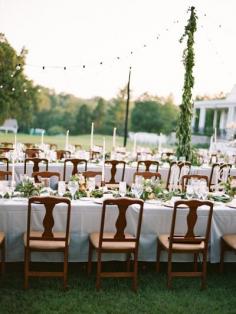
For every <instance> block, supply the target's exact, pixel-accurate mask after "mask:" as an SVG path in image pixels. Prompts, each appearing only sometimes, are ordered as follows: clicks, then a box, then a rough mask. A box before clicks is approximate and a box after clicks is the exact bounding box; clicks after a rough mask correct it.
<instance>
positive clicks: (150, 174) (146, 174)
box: [133, 171, 161, 182]
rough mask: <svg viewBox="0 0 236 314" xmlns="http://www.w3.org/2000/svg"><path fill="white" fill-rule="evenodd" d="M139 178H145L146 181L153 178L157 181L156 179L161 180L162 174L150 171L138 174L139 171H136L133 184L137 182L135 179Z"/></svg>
mask: <svg viewBox="0 0 236 314" xmlns="http://www.w3.org/2000/svg"><path fill="white" fill-rule="evenodd" d="M137 176H140V177H143V178H144V179H152V178H154V179H155V180H156V179H159V180H161V174H160V172H149V171H139V172H138V171H136V172H135V173H134V180H133V182H135V178H136V177H137Z"/></svg>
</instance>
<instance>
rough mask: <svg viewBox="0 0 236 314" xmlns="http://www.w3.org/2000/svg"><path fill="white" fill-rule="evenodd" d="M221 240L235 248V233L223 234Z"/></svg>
mask: <svg viewBox="0 0 236 314" xmlns="http://www.w3.org/2000/svg"><path fill="white" fill-rule="evenodd" d="M223 240H224V241H225V242H226V243H227V244H228V246H230V247H231V248H233V249H234V250H236V234H225V235H224V236H223Z"/></svg>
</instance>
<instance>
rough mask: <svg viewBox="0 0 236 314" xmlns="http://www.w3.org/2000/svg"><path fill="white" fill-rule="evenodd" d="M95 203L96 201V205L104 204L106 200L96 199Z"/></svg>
mask: <svg viewBox="0 0 236 314" xmlns="http://www.w3.org/2000/svg"><path fill="white" fill-rule="evenodd" d="M93 201H94V203H96V204H102V203H103V201H104V199H103V198H95V199H94V200H93Z"/></svg>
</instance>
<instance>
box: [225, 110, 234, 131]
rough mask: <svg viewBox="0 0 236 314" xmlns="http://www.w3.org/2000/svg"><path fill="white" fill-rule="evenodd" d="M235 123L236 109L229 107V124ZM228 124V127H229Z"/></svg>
mask: <svg viewBox="0 0 236 314" xmlns="http://www.w3.org/2000/svg"><path fill="white" fill-rule="evenodd" d="M233 121H234V107H229V110H228V115H227V124H229V123H231V122H233ZM227 124H226V127H227Z"/></svg>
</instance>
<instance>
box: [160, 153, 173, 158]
mask: <svg viewBox="0 0 236 314" xmlns="http://www.w3.org/2000/svg"><path fill="white" fill-rule="evenodd" d="M172 156H174V153H172V152H162V153H161V159H167V158H170V157H172Z"/></svg>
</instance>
